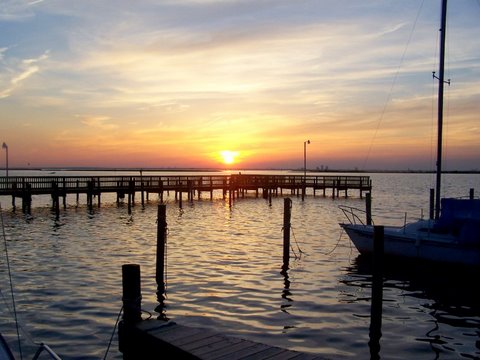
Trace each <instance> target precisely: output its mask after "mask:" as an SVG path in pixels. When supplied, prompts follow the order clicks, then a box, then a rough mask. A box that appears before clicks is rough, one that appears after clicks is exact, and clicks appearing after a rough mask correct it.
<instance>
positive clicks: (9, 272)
mask: <svg viewBox="0 0 480 360" xmlns="http://www.w3.org/2000/svg"><path fill="white" fill-rule="evenodd" d="M0 219H1V222H2V236H3V242H4V244H5V258H6V260H7V269H8V280H9V282H10V292H11V296H12V307H13V315H14V317H15V327H16V330H17V339H18V351H19V353H20V359H23V354H22V344H21V342H20V329H19V326H18V317H17V307H16V306H15V295H14V292H13V281H12V272H11V270H10V259H9V257H8V246H7V235H6V234H5V224H4V222H3V212H2V206H1V204H0Z"/></svg>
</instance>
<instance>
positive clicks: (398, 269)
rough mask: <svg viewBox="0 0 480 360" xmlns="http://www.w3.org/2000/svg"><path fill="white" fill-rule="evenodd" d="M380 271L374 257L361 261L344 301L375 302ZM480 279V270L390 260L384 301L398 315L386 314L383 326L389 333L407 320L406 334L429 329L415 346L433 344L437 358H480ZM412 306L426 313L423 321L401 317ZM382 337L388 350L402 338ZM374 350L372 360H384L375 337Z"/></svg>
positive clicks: (350, 273)
mask: <svg viewBox="0 0 480 360" xmlns="http://www.w3.org/2000/svg"><path fill="white" fill-rule="evenodd" d="M374 272H375V271H374V267H373V262H372V258H371V257H369V256H364V255H360V256H358V257H357V258H356V259H355V260H354V261H353V263H352V266H350V267H348V268H347V269H346V274H345V276H344V277H343V278H342V279H341V280H340V282H341V283H343V284H345V285H348V287H349V288H350V289H351V290H350V291H347V293H346V294H344V295H345V296H346V297H345V299H344V300H343V301H344V302H348V303H352V304H355V303H358V304H363V303H365V301H366V300H367V301H368V300H372V298H368V296H366V293H365V292H366V291H368V289H369V288H370V286H371V284H372V279H373V275H374ZM479 275H480V268H468V267H458V266H445V265H438V264H435V263H421V262H418V261H413V260H405V259H403V260H401V259H393V258H388V261H385V262H384V264H383V287H382V289H383V295H384V298H383V302H384V307H385V309H388V308H390V309H395V311H394V313H395V314H396V315H395V316H393V315H392V312H390V311H387V310H386V313H385V314H383V317H381V319H380V323H381V324H383V327H386V328H389V327H391V326H394V324H397V323H398V319H399V318H401V319H402V321H403V322H404V323H405V324H406V325H405V328H406V329H408V328H409V327H415V326H416V327H417V328H419V329H423V331H424V332H423V334H424V336H421V335H420V336H418V335H417V336H416V337H415V341H416V342H417V343H418V346H419V347H421V344H422V343H426V344H428V345H429V347H430V351H431V352H432V355H433V358H449V356H453V355H455V356H457V355H458V356H466V357H469V356H473V357H472V358H477V357H479V356H480V295H479V294H478V292H477V289H476V287H477V285H478V277H479ZM406 304H408V306H411V307H418V308H420V309H424V311H418V315H417V316H418V317H415V318H413V317H412V316H411V315H410V316H409V315H408V313H407V312H405V313H401V309H402V308H403V307H405V306H406ZM371 315H373V312H372V314H371ZM423 317H425V318H423ZM377 321H378V320H377ZM372 324H373V321H372V323H371V325H372ZM415 324H416V325H415ZM370 330H372V329H371V328H370ZM452 332H455V336H452ZM370 335H372V333H371V331H370ZM378 335H381V336H382V344H383V345H382V346H383V347H389V346H390V344H391V343H394V342H396V341H398V339H397V338H396V337H397V336H400V335H399V334H393V333H388V334H385V331H384V332H383V334H381V333H380V334H378ZM409 335H410V336H412V335H413V334H409ZM369 345H370V351H371V356H372V357H371V358H372V359H373V358H375V359H379V358H380V357H381V352H380V346H379V344H378V354H376V353H375V351H376V348H375V347H376V346H377V344H375V343H373V338H372V337H371V336H370V343H369ZM392 346H393V345H392ZM462 354H463V355H462ZM377 355H378V357H376V356H377Z"/></svg>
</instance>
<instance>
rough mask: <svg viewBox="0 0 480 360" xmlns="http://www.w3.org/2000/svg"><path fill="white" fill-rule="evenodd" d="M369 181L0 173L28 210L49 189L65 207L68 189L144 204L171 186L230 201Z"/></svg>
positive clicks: (332, 190) (368, 185)
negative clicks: (137, 199) (252, 194)
mask: <svg viewBox="0 0 480 360" xmlns="http://www.w3.org/2000/svg"><path fill="white" fill-rule="evenodd" d="M371 189H372V182H371V179H370V177H369V176H340V175H339V176H328V175H307V176H302V175H252V174H248V175H243V174H234V175H194V176H192V175H179V176H168V175H165V176H142V175H139V176H95V177H91V176H30V177H12V176H10V177H0V196H12V206H13V207H15V199H16V198H20V199H22V209H23V211H24V212H29V211H30V207H31V202H32V196H33V195H51V197H52V204H53V207H55V208H57V209H58V207H59V206H60V198H63V206H64V207H66V197H67V195H69V194H71V195H75V196H76V199H77V202H78V200H79V195H80V194H86V196H87V204H88V205H89V206H92V205H93V199H94V197H95V198H96V199H97V201H98V206H100V200H101V195H102V194H103V193H116V195H117V202H118V201H119V200H120V199H124V198H125V197H126V196H128V202H129V205H130V204H132V205H133V204H134V201H135V194H136V193H137V192H139V193H140V194H141V203H142V205H143V204H144V202H145V199H146V200H148V198H149V194H152V193H154V194H158V195H159V197H160V200H161V201H163V196H164V193H165V192H167V193H169V192H170V191H172V192H175V199H176V200H177V199H178V200H179V201H181V200H182V197H183V194H185V193H186V194H187V198H188V200H189V201H192V200H193V199H194V197H195V195H196V196H198V198H199V199H200V198H201V194H202V193H204V192H207V193H209V194H210V199H212V198H213V192H214V191H222V194H223V197H224V198H225V197H226V196H227V194H228V197H229V199H230V201H232V200H234V199H235V198H238V197H244V196H245V195H246V194H247V192H249V191H253V192H255V196H256V197H258V196H259V194H260V192H261V194H262V197H264V198H267V197H271V196H278V195H279V194H280V195H283V192H284V191H289V192H290V194H296V195H297V196H299V195H300V194H302V198H303V196H305V194H306V192H307V190H309V191H310V192H313V195H314V196H315V195H316V194H317V192H321V193H322V195H323V196H327V194H331V195H332V197H338V196H340V194H341V192H343V194H344V195H345V196H348V192H349V190H357V191H358V192H359V196H360V197H363V194H364V193H367V192H370V191H371Z"/></svg>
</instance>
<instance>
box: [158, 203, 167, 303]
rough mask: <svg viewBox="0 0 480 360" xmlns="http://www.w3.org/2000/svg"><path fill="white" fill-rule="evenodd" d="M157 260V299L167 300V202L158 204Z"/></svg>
mask: <svg viewBox="0 0 480 360" xmlns="http://www.w3.org/2000/svg"><path fill="white" fill-rule="evenodd" d="M157 214H158V215H157V262H156V272H155V281H156V283H157V300H158V302H162V303H163V300H165V277H164V269H165V245H166V242H167V206H166V205H165V204H160V205H158V213H157Z"/></svg>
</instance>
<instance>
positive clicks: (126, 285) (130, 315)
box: [122, 264, 142, 325]
mask: <svg viewBox="0 0 480 360" xmlns="http://www.w3.org/2000/svg"><path fill="white" fill-rule="evenodd" d="M122 287H123V296H122V301H123V321H124V323H125V324H128V325H133V324H135V323H136V322H138V321H140V320H142V316H141V315H142V310H141V309H142V290H141V280H140V265H138V264H125V265H123V266H122Z"/></svg>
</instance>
